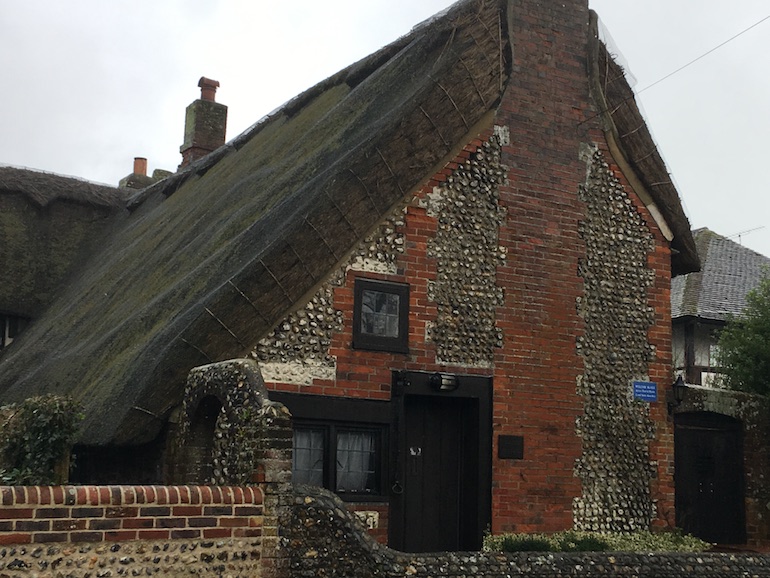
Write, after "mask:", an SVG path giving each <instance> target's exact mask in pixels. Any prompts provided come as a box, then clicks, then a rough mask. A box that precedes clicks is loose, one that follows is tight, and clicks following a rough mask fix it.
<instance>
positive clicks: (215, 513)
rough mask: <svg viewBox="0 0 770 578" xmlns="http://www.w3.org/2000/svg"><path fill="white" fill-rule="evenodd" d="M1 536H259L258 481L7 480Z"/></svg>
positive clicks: (13, 540)
mask: <svg viewBox="0 0 770 578" xmlns="http://www.w3.org/2000/svg"><path fill="white" fill-rule="evenodd" d="M0 497H1V498H2V499H1V502H2V508H1V509H0V544H44V543H52V542H74V543H77V542H123V541H127V540H182V539H185V540H186V539H222V538H251V537H259V536H261V533H262V492H261V490H260V489H259V488H257V487H243V488H234V487H216V486H213V487H209V486H201V487H198V486H25V487H22V486H14V487H9V486H1V487H0Z"/></svg>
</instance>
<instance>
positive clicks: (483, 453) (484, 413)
mask: <svg viewBox="0 0 770 578" xmlns="http://www.w3.org/2000/svg"><path fill="white" fill-rule="evenodd" d="M434 373H435V372H421V371H394V372H393V382H392V396H391V401H392V403H391V406H392V410H393V413H392V421H391V431H392V432H393V436H392V437H391V440H392V441H393V445H392V449H391V459H390V471H391V473H392V483H391V500H390V523H389V524H388V530H389V531H388V543H389V544H390V546H391V547H392V548H395V549H403V548H404V546H405V545H404V539H405V538H404V534H403V529H404V518H405V515H406V512H405V510H404V499H403V497H402V496H403V489H404V488H403V483H404V480H403V472H404V468H405V462H406V457H405V456H404V455H403V448H404V446H405V443H406V427H405V425H406V424H405V401H406V397H407V396H413V395H419V396H425V397H437V398H439V397H444V398H454V399H472V400H475V401H476V402H477V407H478V410H477V411H478V429H479V431H478V437H479V439H478V456H479V468H478V470H479V477H478V487H479V492H478V510H477V515H476V519H475V521H474V522H475V529H476V534H477V535H478V540H479V543H478V548H480V547H481V542H480V540H481V538H482V536H483V533H484V531H485V530H486V529H487V528H488V527H489V525H490V523H491V513H492V512H491V511H492V377H491V376H478V375H460V374H453V376H454V377H456V378H457V380H458V384H459V385H458V387H457V389H454V390H451V391H437V390H436V389H434V388H433V387H432V386H431V385H430V378H431V376H432V375H434Z"/></svg>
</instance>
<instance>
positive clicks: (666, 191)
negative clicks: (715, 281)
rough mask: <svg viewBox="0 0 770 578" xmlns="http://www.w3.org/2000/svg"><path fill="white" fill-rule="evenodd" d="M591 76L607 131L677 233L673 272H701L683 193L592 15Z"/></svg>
mask: <svg viewBox="0 0 770 578" xmlns="http://www.w3.org/2000/svg"><path fill="white" fill-rule="evenodd" d="M591 16H592V21H591V34H590V36H589V37H590V40H591V50H590V53H591V54H590V56H591V59H590V61H591V75H592V78H591V80H592V83H593V88H594V93H595V97H596V98H597V99H598V101H599V102H597V106H598V107H599V109H600V112H601V114H602V116H603V120H604V123H605V130H607V131H608V132H611V133H612V135H613V136H614V140H615V141H616V142H617V143H618V145H619V147H620V148H621V152H622V154H623V155H624V156H625V158H626V160H627V161H628V163H629V164H630V166H631V168H632V170H633V171H634V173H635V174H636V176H637V177H638V178H639V179H640V180H641V182H642V184H643V185H644V187H645V189H646V191H647V192H648V193H649V195H650V196H651V197H652V199H653V200H654V202H655V204H656V205H657V206H658V208H659V209H660V211H661V213H662V214H663V216H664V218H665V219H666V222H667V223H668V225H669V227H671V230H672V232H673V234H674V238H673V240H672V241H671V247H672V249H673V256H672V272H673V273H674V274H684V273H689V272H691V271H697V270H698V269H699V268H700V263H699V260H698V253H697V250H696V247H695V241H694V240H693V237H692V234H691V232H690V222H689V221H688V219H687V216H686V215H685V213H684V209H683V208H682V204H681V201H680V199H679V192H678V191H677V189H676V186H675V185H674V183H673V181H672V180H671V175H670V174H669V173H668V169H667V168H666V164H665V162H664V161H663V158H662V157H661V155H660V152H659V151H658V148H657V146H656V145H655V141H654V140H653V138H652V135H651V134H650V131H649V129H648V128H647V123H646V122H645V120H644V118H643V117H642V114H641V112H640V111H639V107H638V106H637V104H636V99H635V95H634V91H633V89H632V88H631V86H630V85H629V83H628V80H627V79H626V75H625V73H624V71H623V68H622V67H621V66H620V65H619V64H618V63H617V62H616V61H615V60H614V59H613V58H612V55H611V54H610V53H609V51H608V50H607V47H606V46H605V45H604V43H602V42H601V41H600V40H599V37H598V31H597V17H596V14H595V13H593V12H592V13H591Z"/></svg>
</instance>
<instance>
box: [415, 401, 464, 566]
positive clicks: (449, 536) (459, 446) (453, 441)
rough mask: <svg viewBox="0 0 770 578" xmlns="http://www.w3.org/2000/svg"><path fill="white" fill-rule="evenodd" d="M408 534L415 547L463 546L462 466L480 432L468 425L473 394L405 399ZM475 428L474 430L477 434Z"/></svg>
mask: <svg viewBox="0 0 770 578" xmlns="http://www.w3.org/2000/svg"><path fill="white" fill-rule="evenodd" d="M405 405H406V412H405V415H406V448H405V449H406V451H405V456H406V471H405V476H404V482H405V483H404V499H405V506H406V524H405V540H406V543H407V544H408V547H409V549H410V550H411V551H415V552H434V551H442V550H458V549H460V548H461V540H460V529H461V526H463V525H464V523H465V522H464V520H463V518H462V517H463V516H465V517H467V516H470V517H471V519H472V518H473V517H474V516H475V515H476V512H475V510H474V511H470V512H469V511H468V507H471V508H472V507H473V505H472V504H466V503H464V502H466V500H464V499H463V490H466V491H468V490H472V489H470V488H468V489H465V488H461V479H462V470H463V467H464V466H465V465H466V461H467V460H469V459H470V458H471V456H470V455H469V452H468V447H467V446H468V444H473V445H475V444H477V443H478V439H477V437H478V434H477V433H476V432H469V431H467V430H468V428H466V427H464V421H465V418H467V414H468V413H470V412H472V411H473V410H474V409H475V408H474V407H473V400H463V399H457V398H455V399H452V398H431V397H422V396H410V397H408V398H407V399H406V404H405ZM474 434H475V435H474Z"/></svg>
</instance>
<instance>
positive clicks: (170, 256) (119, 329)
mask: <svg viewBox="0 0 770 578" xmlns="http://www.w3.org/2000/svg"><path fill="white" fill-rule="evenodd" d="M505 5H506V3H505V2H484V1H481V0H469V1H466V2H463V3H461V4H459V5H457V6H455V7H453V9H451V10H450V11H449V12H448V13H447V14H446V15H444V16H443V17H441V18H439V19H436V20H434V21H431V22H429V23H427V24H426V25H424V26H422V27H419V28H417V29H416V30H414V31H413V32H412V33H411V34H409V35H408V36H406V37H404V38H402V39H400V40H398V41H396V42H395V43H393V44H392V45H390V46H388V47H386V48H384V49H383V50H381V51H379V52H377V53H376V54H373V55H372V56H370V57H368V58H366V59H364V60H362V61H361V62H359V63H357V64H355V65H353V66H351V67H349V68H347V69H345V70H343V71H342V72H340V73H338V74H337V75H335V76H333V77H332V78H329V79H328V80H326V81H325V82H323V83H321V84H320V85H318V86H316V87H314V88H313V89H311V90H309V91H308V92H306V93H305V94H303V95H301V96H299V97H297V98H296V99H295V100H293V101H291V102H289V103H288V104H287V105H286V106H284V107H283V108H281V109H280V110H278V111H277V112H276V113H274V114H273V115H271V116H270V117H269V118H267V119H265V120H263V121H262V122H261V123H259V124H258V125H256V126H255V127H253V128H252V129H250V130H249V131H247V132H246V133H245V134H244V135H242V136H241V137H239V138H237V139H236V140H235V141H233V142H232V143H230V144H228V145H226V146H225V147H223V148H222V149H219V150H218V151H215V153H212V155H210V156H209V157H207V158H205V159H202V160H201V161H200V162H198V163H196V164H194V165H192V166H191V167H189V169H188V170H186V171H184V172H183V173H180V174H178V175H175V176H173V177H170V178H168V179H166V180H164V181H162V182H161V183H159V184H157V185H155V186H153V187H150V188H149V189H147V190H145V191H143V192H142V193H140V194H139V195H138V196H137V197H135V198H134V199H133V200H132V202H131V203H130V206H131V208H132V209H133V214H132V215H130V216H129V217H126V218H125V219H123V220H121V221H120V222H119V223H116V230H115V232H114V233H113V234H112V236H111V237H110V238H109V241H108V242H107V243H105V244H104V246H103V247H102V248H101V250H100V251H99V252H98V253H97V254H95V255H93V256H92V257H91V258H90V259H89V260H88V262H87V263H86V265H85V266H84V268H83V269H82V271H80V272H79V274H78V275H77V277H76V278H73V279H72V282H71V283H70V284H69V285H68V286H67V288H66V291H65V293H64V294H62V295H61V297H60V298H59V299H57V300H56V301H55V302H54V303H53V304H52V306H51V307H50V308H49V309H48V311H47V313H46V315H45V317H44V318H43V319H40V320H39V321H38V322H37V323H33V324H32V325H31V326H30V327H29V329H27V331H26V332H25V333H24V334H22V336H21V337H20V338H19V339H18V343H14V347H12V348H9V349H8V350H7V351H6V352H4V353H3V354H2V355H3V357H2V358H1V359H0V362H1V363H0V391H2V395H3V398H4V399H7V400H14V399H21V398H23V397H26V396H28V395H30V394H31V393H32V392H35V393H43V392H58V393H70V394H72V395H75V396H76V397H77V398H78V399H79V400H80V401H81V402H82V403H84V404H85V405H86V420H85V423H84V428H83V431H82V434H81V440H80V441H81V442H87V443H89V444H106V443H138V442H142V441H146V440H149V439H152V438H153V437H154V436H155V435H156V434H157V432H158V431H159V429H160V427H161V426H162V424H163V422H164V418H165V417H166V415H167V413H168V412H169V411H170V410H171V408H172V407H173V406H174V405H176V404H178V403H179V401H180V396H181V392H182V388H181V387H180V384H182V383H183V382H184V379H185V376H186V374H187V372H188V371H189V370H190V368H192V367H194V366H198V365H202V364H205V363H209V362H211V361H217V360H221V359H224V358H231V357H234V356H238V355H243V354H245V353H246V352H247V351H248V349H249V346H250V345H251V344H253V343H255V342H256V341H257V340H258V338H260V337H261V336H262V335H264V334H265V333H266V332H267V331H268V330H269V329H270V328H271V326H272V325H273V324H274V323H276V322H278V321H279V319H280V318H281V316H282V315H284V314H285V313H286V312H287V310H289V309H290V308H291V307H293V306H294V305H295V304H296V303H298V301H299V300H300V299H301V298H302V297H303V295H306V294H308V293H309V291H311V290H312V289H313V288H314V286H315V285H316V284H318V283H320V281H321V280H322V279H323V278H324V276H325V275H326V274H327V273H328V272H329V271H330V270H331V269H332V268H333V266H334V265H335V264H336V263H337V262H338V261H339V260H340V259H341V258H342V257H343V256H344V255H345V254H346V253H347V252H348V251H350V250H351V249H352V247H353V246H354V245H355V243H356V242H357V241H358V240H359V239H361V238H362V237H363V236H364V235H365V234H366V233H367V232H368V230H369V229H370V228H371V227H373V226H374V225H375V224H376V223H377V221H378V220H379V219H380V218H381V217H382V216H383V215H385V214H386V213H387V212H389V211H390V210H391V209H392V208H393V207H394V205H395V204H397V203H399V202H400V201H401V200H402V199H403V198H404V197H405V195H406V194H408V192H409V191H411V190H414V188H415V187H417V186H418V185H419V184H420V183H421V181H422V180H423V179H425V178H427V177H428V176H429V175H431V174H433V172H434V171H435V170H436V169H437V168H438V167H439V165H440V163H441V162H442V161H443V160H445V159H447V158H449V155H450V154H451V153H453V152H454V151H456V149H457V148H459V147H460V146H462V144H464V142H465V141H466V140H467V138H468V135H469V134H471V132H472V129H473V127H474V125H475V124H476V123H478V122H479V121H480V119H482V117H484V115H485V114H487V113H488V112H489V111H491V110H493V109H494V108H495V106H496V105H497V104H498V102H499V100H500V98H501V94H502V90H503V88H504V86H505V84H506V81H507V75H508V73H509V67H510V53H511V50H510V46H509V44H508V39H507V36H508V32H507V28H506V23H507V21H506V17H505Z"/></svg>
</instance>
